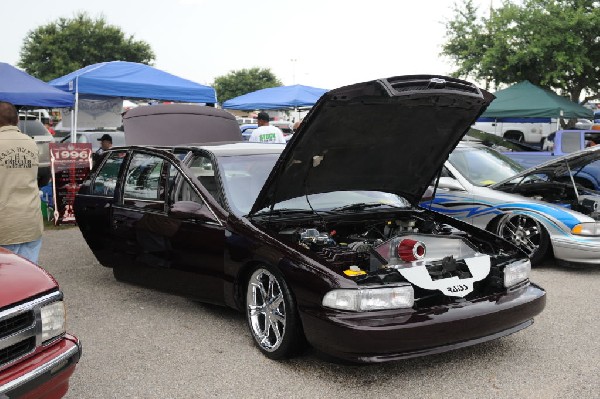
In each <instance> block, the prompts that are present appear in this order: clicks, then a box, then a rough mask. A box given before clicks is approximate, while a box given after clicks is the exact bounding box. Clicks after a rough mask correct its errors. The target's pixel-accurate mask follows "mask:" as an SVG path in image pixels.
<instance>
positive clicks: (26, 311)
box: [0, 291, 62, 370]
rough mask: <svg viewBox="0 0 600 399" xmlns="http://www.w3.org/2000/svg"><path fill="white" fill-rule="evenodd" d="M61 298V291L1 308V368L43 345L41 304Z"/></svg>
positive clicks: (8, 365)
mask: <svg viewBox="0 0 600 399" xmlns="http://www.w3.org/2000/svg"><path fill="white" fill-rule="evenodd" d="M61 299H62V293H61V292H60V291H56V292H53V293H51V294H48V295H44V296H42V297H40V298H36V299H33V300H31V301H29V302H25V303H23V304H20V305H16V306H13V307H8V308H5V309H3V310H2V311H0V370H2V369H4V368H7V367H10V366H11V365H12V364H13V363H14V362H16V361H17V360H18V359H20V358H22V357H25V356H28V355H30V354H32V353H35V351H36V350H37V349H40V348H41V347H42V346H43V344H44V343H43V342H42V316H41V309H42V307H43V306H45V305H48V304H50V303H52V302H55V301H58V300H61Z"/></svg>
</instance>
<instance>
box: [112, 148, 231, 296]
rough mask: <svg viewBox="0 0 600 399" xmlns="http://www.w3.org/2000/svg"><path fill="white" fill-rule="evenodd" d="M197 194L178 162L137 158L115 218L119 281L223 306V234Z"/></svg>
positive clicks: (133, 159)
mask: <svg viewBox="0 0 600 399" xmlns="http://www.w3.org/2000/svg"><path fill="white" fill-rule="evenodd" d="M198 192H199V190H197V188H195V187H194V185H193V184H192V182H191V181H190V179H189V178H186V176H185V175H184V174H183V173H182V171H181V169H180V167H179V162H177V161H175V160H173V159H167V158H166V157H163V156H161V155H159V154H156V153H146V152H135V153H133V155H132V157H131V161H130V162H129V165H128V168H127V171H126V173H125V175H124V177H123V195H122V200H121V201H120V203H119V204H118V205H116V206H115V209H114V215H113V224H114V226H113V237H114V242H115V248H116V252H117V253H119V256H120V259H121V263H120V265H119V267H118V268H115V276H116V277H117V278H119V277H120V278H123V279H125V280H129V281H134V282H137V283H140V284H143V285H147V286H151V287H154V288H159V289H162V290H165V291H168V292H173V293H177V294H180V295H185V296H190V297H193V298H197V299H202V300H206V301H211V302H218V303H220V302H221V301H222V298H223V288H222V287H223V280H222V276H223V273H222V269H223V247H224V229H223V226H222V225H221V223H220V222H219V221H218V220H217V218H216V216H214V214H212V213H210V212H206V211H207V210H208V207H207V205H206V203H205V201H204V200H203V199H202V198H201V197H200V195H198ZM177 203H179V204H178V205H177ZM186 205H187V206H186ZM172 208H174V209H175V210H174V211H172V210H171V209H172Z"/></svg>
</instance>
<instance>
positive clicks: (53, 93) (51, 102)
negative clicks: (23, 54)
mask: <svg viewBox="0 0 600 399" xmlns="http://www.w3.org/2000/svg"><path fill="white" fill-rule="evenodd" d="M0 101H7V102H9V103H12V104H14V105H21V106H33V107H57V108H65V107H72V106H73V103H74V101H75V99H74V97H73V94H70V93H65V92H64V91H62V90H59V89H56V88H54V87H52V86H50V85H49V84H48V83H45V82H42V81H41V80H39V79H36V78H34V77H33V76H31V75H28V74H27V73H25V72H23V71H21V70H19V69H17V68H15V67H13V66H12V65H9V64H7V63H4V62H0Z"/></svg>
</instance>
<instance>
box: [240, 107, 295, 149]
mask: <svg viewBox="0 0 600 399" xmlns="http://www.w3.org/2000/svg"><path fill="white" fill-rule="evenodd" d="M257 119H258V127H257V128H256V129H254V131H253V132H252V135H251V136H250V139H249V140H248V141H250V142H253V143H281V144H285V143H286V141H285V137H284V136H283V132H282V131H281V129H279V128H278V127H275V126H270V125H269V120H270V118H269V114H267V113H266V112H259V113H258V117H257Z"/></svg>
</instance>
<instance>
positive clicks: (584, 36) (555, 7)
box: [442, 0, 600, 101]
mask: <svg viewBox="0 0 600 399" xmlns="http://www.w3.org/2000/svg"><path fill="white" fill-rule="evenodd" d="M477 11H478V10H477V8H476V7H475V6H474V5H473V2H472V0H466V1H465V2H464V3H463V4H462V6H458V5H455V8H454V16H453V19H451V20H450V21H448V22H447V23H446V37H447V41H446V43H445V44H444V46H443V49H442V54H443V55H445V56H448V57H450V59H452V60H453V61H454V63H455V64H456V65H457V66H458V69H457V70H456V71H455V72H454V73H453V76H456V77H473V78H475V79H478V80H484V81H486V83H487V84H492V85H493V86H495V87H498V85H500V84H511V83H517V82H520V81H523V80H529V81H530V82H531V83H533V84H536V85H539V86H542V87H547V88H552V89H555V90H557V91H559V92H560V93H562V94H568V95H569V96H570V98H571V100H573V101H579V97H580V95H581V93H582V92H584V91H585V92H589V93H592V95H590V96H588V97H586V99H585V101H589V100H592V99H596V98H600V93H599V91H600V35H599V34H598V32H600V7H599V4H598V1H597V0H523V1H519V2H518V3H517V4H513V3H511V2H510V1H505V2H504V3H502V5H501V6H500V7H499V8H497V9H490V15H489V16H488V17H479V16H478V15H477Z"/></svg>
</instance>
